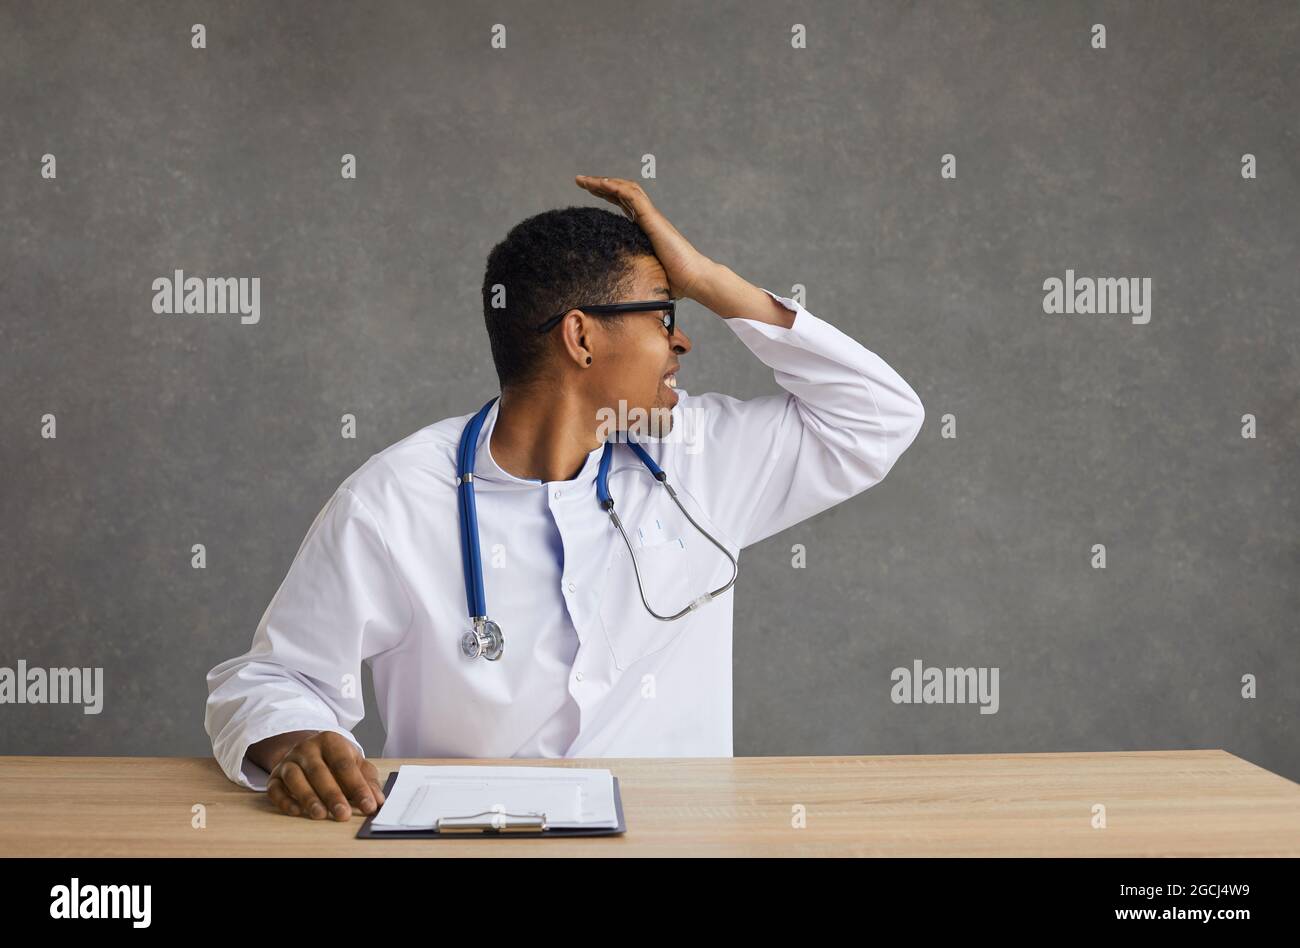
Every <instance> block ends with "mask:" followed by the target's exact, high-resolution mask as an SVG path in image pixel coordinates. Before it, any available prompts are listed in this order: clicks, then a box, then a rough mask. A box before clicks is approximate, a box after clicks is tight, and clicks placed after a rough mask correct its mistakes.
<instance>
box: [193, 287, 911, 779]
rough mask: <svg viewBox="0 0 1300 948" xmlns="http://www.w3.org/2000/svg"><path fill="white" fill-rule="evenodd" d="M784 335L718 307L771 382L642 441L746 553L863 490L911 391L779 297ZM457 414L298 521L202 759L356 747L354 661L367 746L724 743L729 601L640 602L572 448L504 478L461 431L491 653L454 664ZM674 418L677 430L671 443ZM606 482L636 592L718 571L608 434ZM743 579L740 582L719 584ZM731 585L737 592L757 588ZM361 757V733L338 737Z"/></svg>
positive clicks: (703, 407)
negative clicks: (788, 317) (554, 465)
mask: <svg viewBox="0 0 1300 948" xmlns="http://www.w3.org/2000/svg"><path fill="white" fill-rule="evenodd" d="M765 292H767V293H768V295H769V296H771V297H772V298H773V299H776V300H777V301H779V302H780V303H781V304H782V305H784V306H785V307H786V308H787V309H790V310H791V311H793V312H794V313H795V314H796V315H795V321H794V325H793V326H792V327H791V328H790V329H785V328H783V327H780V326H773V325H769V324H767V323H762V322H758V321H755V320H751V319H744V318H740V317H736V318H732V319H728V320H726V321H725V322H726V325H728V326H729V327H731V329H732V330H733V331H734V332H735V333H736V335H737V336H738V337H740V340H741V341H742V342H743V343H744V344H745V345H746V346H748V347H749V349H750V351H752V352H753V353H754V355H756V356H757V357H758V358H759V359H761V360H762V361H763V362H764V363H765V364H767V365H768V366H770V367H772V369H774V370H775V376H776V381H777V382H778V383H779V384H780V385H781V387H782V388H783V389H785V391H784V392H783V393H781V394H776V395H765V396H762V397H759V398H754V399H750V400H748V401H740V400H738V399H736V398H733V397H731V396H729V395H721V394H715V393H706V394H701V395H691V394H690V393H689V392H687V391H686V390H684V389H678V396H679V398H678V402H677V405H676V406H675V407H674V408H673V412H674V416H675V417H674V428H673V431H674V434H673V435H670V436H669V437H667V438H665V439H663V440H661V441H655V440H647V439H645V438H642V439H639V440H641V442H642V444H643V446H644V447H645V448H646V450H647V452H648V453H649V454H650V456H651V457H653V458H654V459H655V461H656V462H657V463H658V464H659V465H660V467H662V468H663V469H664V471H665V472H666V473H667V475H668V479H669V483H671V484H672V485H673V486H674V488H675V489H676V490H677V493H678V496H679V497H680V498H681V500H682V503H683V504H685V505H686V507H687V509H688V510H690V511H691V514H692V516H693V517H695V519H696V520H697V521H698V522H699V523H700V525H701V526H703V527H704V528H705V529H707V530H708V531H709V532H710V533H712V534H713V535H714V536H715V537H717V538H718V540H719V541H720V542H722V543H723V544H724V545H726V547H727V548H728V549H729V550H730V551H731V553H732V555H733V556H735V557H736V558H737V559H738V560H739V559H740V551H741V549H742V548H744V547H747V546H749V545H750V544H752V543H757V542H758V541H759V540H762V539H764V538H765V537H769V536H771V535H773V534H775V533H778V532H780V531H781V530H784V529H786V528H787V527H790V526H793V525H794V524H796V523H799V522H800V521H802V520H806V519H807V518H809V517H811V516H813V515H814V514H817V513H820V512H821V511H823V510H826V509H827V508H829V507H832V506H834V505H835V504H838V503H841V502H842V501H845V500H847V499H849V498H850V497H853V496H854V495H856V494H859V493H861V492H862V491H864V490H866V489H867V488H869V487H871V486H872V485H873V484H876V483H878V482H879V481H880V480H881V479H882V478H884V476H885V475H886V473H888V471H889V469H890V468H891V467H892V466H893V464H894V462H895V461H896V460H897V459H898V457H899V455H901V454H902V453H903V451H904V450H906V449H907V447H908V445H910V444H911V442H912V440H913V439H914V438H915V437H916V433H917V431H918V430H919V429H920V427H921V422H922V419H923V418H924V410H923V408H922V405H921V401H920V399H919V398H918V397H917V395H916V393H915V392H914V391H912V389H911V387H910V386H908V384H907V383H906V382H905V381H904V380H903V379H902V378H901V377H900V376H899V375H898V373H896V372H895V371H894V370H893V369H891V368H890V367H889V366H888V365H887V364H886V363H885V362H884V360H883V359H881V358H880V357H879V356H877V355H875V354H874V353H873V352H871V351H869V350H867V349H866V348H864V347H863V346H861V345H859V344H858V343H857V342H855V341H854V340H853V339H851V338H849V337H848V336H847V335H845V334H844V333H842V332H840V331H839V330H838V329H836V328H835V327H833V326H831V325H830V324H828V323H826V322H824V321H822V320H821V319H818V318H817V317H816V316H814V315H813V314H812V313H810V312H808V311H807V310H806V309H804V308H803V306H801V305H799V304H798V303H796V302H795V301H794V300H791V299H786V298H784V297H780V296H777V295H776V294H774V293H771V292H770V291H765ZM479 407H480V406H479V405H474V406H473V409H474V410H473V411H470V412H467V413H466V414H463V415H459V416H456V417H453V418H446V419H444V420H442V421H439V422H436V423H435V424H431V425H429V426H428V427H425V428H422V429H420V430H419V431H417V432H415V433H414V434H412V435H410V436H409V437H407V438H405V439H404V440H402V441H399V442H398V443H397V444H394V445H392V446H391V447H389V448H387V449H385V450H383V451H381V452H379V453H378V454H376V455H373V456H372V457H371V458H370V459H369V460H368V461H367V462H366V463H365V464H363V465H362V466H361V467H360V468H359V469H358V470H357V471H355V472H354V473H353V474H352V475H350V476H349V477H348V478H347V479H346V480H344V481H343V483H342V484H341V485H340V487H339V488H338V490H337V491H336V492H335V493H334V495H333V496H332V497H331V498H330V500H329V501H328V502H327V503H326V504H325V506H324V508H323V509H322V510H321V511H320V513H319V514H318V515H317V517H316V520H315V522H314V523H313V524H312V525H311V529H310V530H308V531H307V536H306V538H305V539H304V540H303V542H302V546H301V547H300V548H299V550H298V553H297V555H296V556H295V557H294V560H293V563H292V565H291V566H290V568H289V572H288V575H287V576H286V577H285V579H284V582H283V583H282V584H281V586H280V588H279V591H278V592H277V593H276V594H275V596H274V598H273V599H272V600H271V603H270V605H269V606H268V607H267V609H266V612H265V614H264V615H263V616H262V619H261V622H260V623H259V625H258V628H257V632H256V634H255V635H254V637H253V645H252V648H251V649H250V650H249V651H248V652H247V653H246V654H244V655H241V656H239V657H237V658H232V659H230V660H228V661H225V662H222V663H221V664H219V665H217V666H216V667H215V668H213V669H212V670H211V671H210V672H209V673H208V677H207V681H208V689H209V696H208V701H207V709H206V715H205V726H206V728H207V731H208V735H209V736H210V737H211V738H212V747H213V752H214V754H215V756H216V759H217V761H218V762H219V763H220V765H221V768H222V770H223V771H224V772H225V773H226V775H227V776H228V777H229V778H230V779H231V780H234V781H236V782H237V783H239V784H241V785H243V786H246V787H249V788H251V789H254V790H265V789H266V781H267V776H268V775H267V773H266V772H265V771H264V770H262V769H261V768H260V767H258V766H257V765H256V764H253V763H252V762H251V761H246V760H245V759H244V754H245V751H246V749H247V748H248V746H249V745H250V744H253V743H256V742H257V741H260V740H262V739H264V738H266V737H270V736H272V735H275V734H279V733H282V732H285V731H297V730H308V729H312V730H328V731H336V732H338V733H339V734H342V735H344V736H345V737H347V738H348V739H349V740H352V741H353V743H354V744H355V743H356V740H355V738H353V737H352V734H351V729H352V728H353V727H354V726H355V725H356V724H357V722H358V721H360V720H361V718H362V715H363V713H364V712H363V705H362V694H361V663H362V662H363V661H369V662H370V664H371V668H372V670H373V674H374V684H375V692H376V698H377V703H378V707H379V714H380V716H381V719H382V721H383V724H384V728H385V730H386V732H387V735H388V739H387V742H386V743H385V745H384V749H383V756H384V757H499V758H507V757H578V756H582V757H601V756H605V757H661V756H671V757H691V756H709V757H729V756H731V755H732V698H731V695H732V691H731V683H732V660H731V652H732V644H731V643H732V639H731V626H732V596H733V594H734V592H735V589H736V586H733V587H732V588H731V589H729V590H728V591H727V592H726V593H724V594H723V595H722V596H720V597H718V598H717V599H715V600H713V601H712V602H710V603H708V604H707V605H705V606H704V607H703V608H701V609H699V610H697V611H696V612H693V613H690V614H688V615H687V616H686V617H684V618H682V619H679V620H677V621H675V622H662V621H660V620H658V619H655V618H653V617H651V616H650V615H649V614H648V613H647V612H646V611H645V609H644V607H643V606H642V604H641V599H640V595H639V594H638V592H637V587H636V580H635V576H634V573H633V570H632V565H631V563H630V562H629V561H628V553H627V548H626V547H625V546H624V543H623V539H622V537H620V536H619V534H618V531H617V530H616V529H615V528H614V526H613V524H612V523H611V522H610V519H609V516H608V515H607V514H606V513H605V512H604V511H602V510H601V509H600V507H599V505H598V503H597V500H596V486H595V479H596V469H597V466H598V464H599V461H600V456H601V453H602V451H603V447H601V448H597V449H596V450H594V451H592V452H591V454H590V455H588V457H587V461H586V464H585V466H584V467H583V468H582V471H581V473H580V474H579V475H578V476H577V477H576V478H574V479H573V480H568V481H553V482H548V483H545V484H543V483H542V482H541V481H536V480H524V479H521V478H518V477H515V476H513V475H511V474H508V473H506V472H505V471H504V470H503V469H502V468H501V467H499V466H498V465H497V464H496V462H495V460H494V459H493V457H492V455H491V452H490V450H489V447H488V445H489V438H490V436H491V433H492V428H493V425H494V423H495V420H496V413H497V406H496V405H494V406H493V407H492V409H491V411H490V413H489V414H488V416H487V418H486V419H485V423H484V425H483V428H482V431H481V432H480V434H479V440H478V450H477V453H476V455H475V466H474V471H475V479H474V485H475V499H476V503H477V511H478V526H479V535H480V544H481V550H482V559H483V575H484V580H483V582H484V588H485V593H486V599H487V611H488V615H489V617H491V618H492V619H493V620H495V621H496V622H497V623H498V624H499V625H500V626H501V629H502V632H503V634H504V637H505V651H504V654H503V656H502V658H501V659H500V660H499V661H495V662H490V661H486V660H484V659H482V658H478V659H473V660H471V659H468V658H466V657H465V656H464V655H462V654H461V651H460V637H461V635H462V633H463V632H465V631H466V630H467V629H469V628H470V622H469V613H468V611H467V608H466V602H465V581H464V574H463V570H462V566H461V554H460V527H459V519H458V507H457V498H456V483H455V478H456V448H457V444H458V442H459V439H460V435H461V431H462V430H463V429H464V427H465V424H466V423H467V422H468V421H469V419H470V418H471V417H472V416H473V415H474V414H475V411H477V409H478V408H479ZM679 433H680V434H679ZM614 452H615V453H614V458H613V463H612V464H611V467H610V475H609V486H610V492H611V493H612V495H613V497H614V501H615V510H616V512H618V513H619V515H620V517H621V519H622V521H623V525H624V529H625V530H626V531H627V533H628V536H629V539H630V540H631V541H632V543H633V544H634V545H635V546H636V547H637V556H638V559H639V561H640V563H641V569H642V574H643V580H644V581H645V584H646V596H647V598H648V599H649V600H650V604H651V606H653V607H654V609H655V611H656V612H659V613H661V614H665V615H668V614H672V613H674V612H676V611H678V610H679V609H681V608H682V607H684V606H685V605H686V604H687V603H688V602H690V601H691V600H693V599H695V598H696V597H697V596H699V595H700V594H701V593H703V592H705V591H707V590H712V589H716V588H717V587H718V586H721V585H722V584H723V583H725V582H726V581H727V579H728V578H730V576H731V564H730V563H729V562H728V561H727V559H726V557H724V556H723V555H722V553H721V551H720V550H718V549H717V548H716V547H714V546H713V545H712V544H711V543H709V542H708V540H706V539H705V538H704V537H702V536H700V535H699V534H698V533H696V532H695V529H694V528H693V527H692V526H691V525H690V523H689V522H688V521H687V520H686V519H685V518H684V517H683V516H682V514H681V512H680V511H679V510H678V508H677V506H676V505H675V504H674V503H673V502H672V500H671V498H670V497H669V496H668V494H667V491H665V490H664V488H663V487H662V486H661V485H660V484H659V483H658V482H657V481H655V480H654V479H653V478H652V477H651V475H650V473H649V472H648V471H647V469H646V468H645V466H644V465H643V464H642V463H641V461H640V459H638V458H637V457H636V455H635V454H634V453H633V452H632V450H631V449H630V448H629V447H628V446H627V445H626V444H617V445H616V446H615V448H614ZM737 585H740V581H739V580H738V581H737ZM763 594H764V593H763V591H762V590H761V589H757V588H749V592H748V595H751V596H762V595H763ZM357 746H358V748H360V745H359V744H358V745H357Z"/></svg>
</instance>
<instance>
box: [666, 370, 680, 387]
mask: <svg viewBox="0 0 1300 948" xmlns="http://www.w3.org/2000/svg"><path fill="white" fill-rule="evenodd" d="M664 384H665V385H667V386H668V387H669V388H676V387H677V373H676V372H669V373H668V374H667V375H665V376H664Z"/></svg>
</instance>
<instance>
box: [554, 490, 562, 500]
mask: <svg viewBox="0 0 1300 948" xmlns="http://www.w3.org/2000/svg"><path fill="white" fill-rule="evenodd" d="M560 493H561V491H558V490H557V491H556V492H555V499H556V500H559V499H560Z"/></svg>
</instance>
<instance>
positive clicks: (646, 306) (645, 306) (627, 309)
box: [537, 299, 677, 336]
mask: <svg viewBox="0 0 1300 948" xmlns="http://www.w3.org/2000/svg"><path fill="white" fill-rule="evenodd" d="M575 309H576V310H579V311H581V312H584V313H594V314H598V313H648V312H655V311H658V310H667V311H668V321H667V322H665V323H664V324H663V325H664V328H665V329H667V330H668V335H669V336H672V334H673V330H675V329H676V328H677V300H676V299H668V300H635V301H631V302H627V303H594V304H592V305H590V306H570V307H569V308H568V309H566V310H565V311H564V312H563V313H556V314H555V315H554V316H552V317H551V318H550V319H548V320H547V321H546V322H544V323H542V324H541V325H539V326H538V327H537V332H538V333H546V332H550V331H551V330H552V329H554V328H555V327H556V326H558V325H559V323H560V320H562V319H563V318H564V317H565V316H566V315H568V313H569V312H571V311H572V310H575Z"/></svg>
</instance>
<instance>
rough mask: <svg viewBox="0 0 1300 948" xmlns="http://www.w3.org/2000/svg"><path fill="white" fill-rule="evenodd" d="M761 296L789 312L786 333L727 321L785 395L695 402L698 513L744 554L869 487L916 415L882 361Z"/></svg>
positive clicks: (914, 404) (799, 310)
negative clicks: (702, 491)
mask: <svg viewBox="0 0 1300 948" xmlns="http://www.w3.org/2000/svg"><path fill="white" fill-rule="evenodd" d="M763 292H765V293H767V295H768V296H770V297H772V299H774V300H776V301H777V302H778V303H780V304H781V305H782V306H784V307H785V308H786V309H789V310H791V311H792V312H794V314H795V318H794V324H793V325H792V326H791V327H790V328H789V329H787V328H785V327H784V326H774V325H772V324H770V323H764V322H761V321H759V320H754V319H746V318H743V317H733V318H731V319H728V320H726V323H727V325H728V326H729V327H731V329H732V330H733V331H734V332H735V334H736V335H737V336H738V337H739V338H740V341H741V342H743V343H744V344H745V345H746V346H747V347H748V348H749V350H750V351H751V352H753V353H754V355H756V356H757V357H758V358H759V359H761V360H762V361H763V362H764V363H765V364H766V365H768V366H770V367H771V368H772V369H773V370H774V373H775V377H776V381H777V384H779V385H780V386H781V387H782V388H783V389H785V392H784V393H783V394H776V395H766V396H761V397H758V398H753V399H749V400H747V401H742V400H739V399H736V398H734V397H732V396H729V395H722V394H717V393H705V394H701V395H699V396H695V398H696V399H698V400H699V401H701V402H703V409H704V411H703V414H704V416H705V417H704V419H703V421H702V423H703V425H704V426H705V433H704V437H703V445H704V448H703V450H702V451H700V454H699V457H700V460H701V461H702V468H701V469H700V470H701V475H702V476H701V480H700V482H701V483H703V484H705V485H707V488H706V489H707V491H708V495H709V496H708V497H707V498H702V501H703V503H704V508H705V509H706V510H707V511H708V514H709V516H710V517H712V518H713V520H714V522H715V523H716V524H717V525H718V527H719V529H721V530H722V531H723V532H724V533H726V534H727V535H729V536H730V537H731V538H732V539H733V541H734V542H735V543H736V544H737V545H738V546H740V547H742V548H743V547H746V546H750V545H751V544H754V543H757V542H758V541H760V540H763V539H766V538H767V537H769V536H772V535H773V534H775V533H779V532H780V531H782V530H784V529H786V528H787V527H790V526H792V525H794V524H796V523H799V522H800V521H803V520H806V519H808V518H809V517H812V516H814V515H815V514H818V513H821V512H822V511H824V510H826V509H828V508H830V507H833V506H835V505H836V504H838V503H840V502H842V501H844V500H847V499H849V498H850V497H853V496H855V495H856V494H859V493H861V492H862V491H864V490H866V489H867V488H869V487H871V486H872V485H874V484H877V483H879V482H880V481H881V480H883V479H884V477H885V475H886V474H887V473H889V470H890V468H892V467H893V466H894V462H895V461H897V460H898V458H899V456H900V455H901V454H902V453H903V452H904V451H905V450H907V448H908V446H909V445H910V444H911V443H912V441H913V439H915V438H916V435H917V432H918V431H920V429H921V423H922V421H923V420H924V418H925V410H924V407H923V406H922V404H921V399H920V398H919V397H917V394H916V392H914V391H913V390H912V388H911V386H909V385H908V384H907V382H905V381H904V380H903V378H902V377H901V376H900V375H899V374H898V373H897V372H895V371H894V370H893V369H892V368H890V367H889V365H887V364H886V363H885V360H884V359H882V358H880V356H878V355H876V354H875V353H874V352H871V351H870V350H869V349H867V348H865V347H864V346H862V345H861V344H859V343H858V342H856V341H855V340H853V339H852V338H850V337H849V336H848V335H846V334H845V333H843V332H841V331H840V330H838V329H836V328H835V327H834V326H832V325H830V324H829V323H827V322H825V321H823V320H821V319H818V318H817V317H816V316H814V315H813V314H812V313H810V312H808V310H806V309H805V308H804V307H803V306H802V305H801V304H799V303H797V302H795V301H794V300H793V299H788V298H786V297H781V296H777V295H776V294H775V293H773V292H772V291H770V290H764V291H763ZM688 453H689V452H688ZM688 486H689V485H688Z"/></svg>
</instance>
